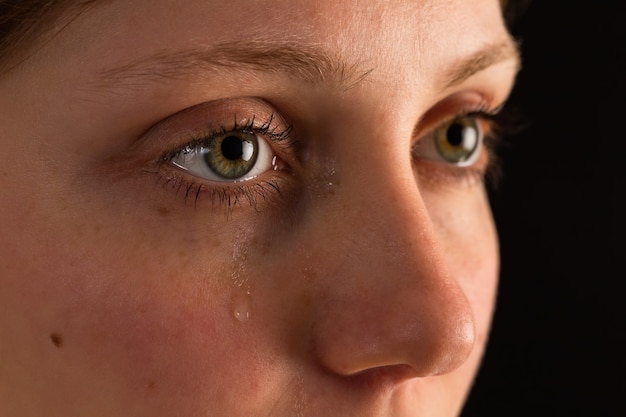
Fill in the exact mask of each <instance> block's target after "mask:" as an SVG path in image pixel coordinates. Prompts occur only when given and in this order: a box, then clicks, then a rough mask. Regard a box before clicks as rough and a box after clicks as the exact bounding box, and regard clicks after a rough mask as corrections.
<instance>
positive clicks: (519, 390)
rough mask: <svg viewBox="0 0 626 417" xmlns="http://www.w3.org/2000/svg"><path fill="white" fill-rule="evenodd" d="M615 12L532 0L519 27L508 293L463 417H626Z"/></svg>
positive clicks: (621, 72) (501, 199)
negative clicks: (518, 120)
mask: <svg viewBox="0 0 626 417" xmlns="http://www.w3.org/2000/svg"><path fill="white" fill-rule="evenodd" d="M620 5H622V6H624V7H626V3H620V2H618V1H596V2H593V3H592V2H591V1H554V0H549V1H546V0H533V1H532V2H531V3H530V5H529V6H528V8H527V9H526V11H525V13H524V14H523V15H522V16H521V17H518V19H517V21H516V22H515V23H513V25H512V28H511V29H512V32H513V34H514V36H515V37H516V38H517V39H518V40H520V41H521V46H522V54H523V62H524V63H523V70H522V72H521V73H520V75H519V77H518V84H517V86H516V88H515V90H514V92H513V95H512V99H511V102H510V104H512V105H513V106H517V107H520V106H521V107H522V109H523V113H524V120H525V121H526V122H527V127H526V129H525V130H524V131H523V132H521V133H517V134H515V135H513V136H511V137H509V138H508V140H507V142H508V146H507V147H506V148H505V149H503V150H502V151H503V152H501V154H502V156H503V160H504V178H503V181H502V182H501V184H500V186H499V188H498V189H497V190H496V191H495V192H494V193H493V194H492V205H493V209H494V213H495V217H496V222H497V224H498V229H499V233H500V241H501V256H502V267H501V283H500V293H499V297H498V305H497V311H496V316H495V321H494V327H493V331H492V336H491V340H490V342H489V345H488V349H487V354H486V357H485V361H484V363H483V367H482V369H481V371H480V373H479V376H478V379H477V381H476V385H475V387H474V389H473V391H472V394H471V396H470V398H469V400H468V403H467V405H466V408H465V411H464V413H463V417H473V416H483V417H484V416H507V417H509V416H594V417H595V416H626V406H624V403H625V402H626V359H625V355H626V307H625V306H626V293H625V291H624V285H623V284H622V282H623V281H624V280H625V279H626V250H625V249H626V244H625V243H624V241H625V240H626V224H625V223H626V222H625V221H624V214H623V213H624V212H625V211H626V204H624V197H626V196H624V197H622V194H626V146H625V143H626V134H625V133H626V129H624V127H625V124H626V89H625V86H624V84H625V82H624V79H625V78H626V30H625V28H626V12H624V11H622V10H623V9H620V7H619V6H620Z"/></svg>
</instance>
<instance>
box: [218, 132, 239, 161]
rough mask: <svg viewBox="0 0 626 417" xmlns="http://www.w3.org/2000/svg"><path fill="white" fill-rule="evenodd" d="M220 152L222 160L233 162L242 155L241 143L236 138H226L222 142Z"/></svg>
mask: <svg viewBox="0 0 626 417" xmlns="http://www.w3.org/2000/svg"><path fill="white" fill-rule="evenodd" d="M221 150H222V155H224V158H226V159H228V160H231V161H235V160H237V159H240V158H241V155H242V154H243V142H242V141H241V139H239V138H238V137H236V136H228V137H226V138H224V140H223V141H222V145H221Z"/></svg>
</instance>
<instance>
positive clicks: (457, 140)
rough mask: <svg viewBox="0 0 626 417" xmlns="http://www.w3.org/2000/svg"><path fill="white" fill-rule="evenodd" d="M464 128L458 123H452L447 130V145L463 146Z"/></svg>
mask: <svg viewBox="0 0 626 417" xmlns="http://www.w3.org/2000/svg"><path fill="white" fill-rule="evenodd" d="M464 130H465V128H464V127H463V126H462V125H461V124H460V123H454V124H452V125H450V127H449V128H448V134H447V135H446V137H447V139H448V143H449V144H450V145H452V146H460V145H462V144H463V132H464Z"/></svg>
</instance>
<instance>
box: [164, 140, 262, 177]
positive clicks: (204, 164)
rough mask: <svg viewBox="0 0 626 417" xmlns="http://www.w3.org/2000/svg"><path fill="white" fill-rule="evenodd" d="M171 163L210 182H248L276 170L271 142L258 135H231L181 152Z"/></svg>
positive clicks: (195, 145) (198, 144)
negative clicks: (268, 142)
mask: <svg viewBox="0 0 626 417" xmlns="http://www.w3.org/2000/svg"><path fill="white" fill-rule="evenodd" d="M170 163H172V164H173V165H174V166H176V167H178V168H180V169H183V170H185V171H187V172H189V173H190V174H192V175H194V176H196V177H199V178H203V179H206V180H210V181H230V182H237V181H245V180H249V179H252V178H254V177H256V176H258V175H260V174H262V173H263V172H265V171H268V170H270V169H271V168H272V152H271V150H270V147H269V145H268V144H267V142H266V141H265V140H264V139H262V138H260V137H259V136H258V135H257V134H255V133H254V132H249V131H231V132H225V133H222V134H218V135H215V136H213V137H212V138H210V139H207V140H205V141H202V142H200V143H196V144H190V145H187V146H185V147H184V148H183V149H181V150H180V151H179V152H178V153H176V154H175V155H174V156H173V157H171V159H170Z"/></svg>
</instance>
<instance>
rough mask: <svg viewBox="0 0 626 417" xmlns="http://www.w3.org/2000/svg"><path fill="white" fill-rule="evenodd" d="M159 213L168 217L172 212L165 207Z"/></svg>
mask: <svg viewBox="0 0 626 417" xmlns="http://www.w3.org/2000/svg"><path fill="white" fill-rule="evenodd" d="M157 212H158V213H159V215H161V216H167V215H168V214H170V211H169V210H168V209H166V208H165V207H159V208H158V210H157Z"/></svg>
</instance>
